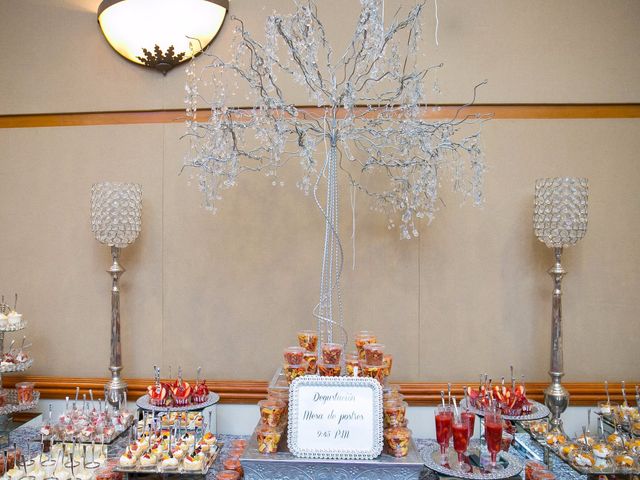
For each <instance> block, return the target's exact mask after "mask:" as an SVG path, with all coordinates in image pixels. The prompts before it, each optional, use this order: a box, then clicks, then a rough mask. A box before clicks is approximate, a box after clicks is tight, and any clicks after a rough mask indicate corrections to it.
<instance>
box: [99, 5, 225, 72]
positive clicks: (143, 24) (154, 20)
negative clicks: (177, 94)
mask: <svg viewBox="0 0 640 480" xmlns="http://www.w3.org/2000/svg"><path fill="white" fill-rule="evenodd" d="M228 10H229V0H103V1H102V3H101V4H100V6H99V7H98V23H99V24H100V28H101V29H102V33H103V34H104V36H105V37H106V39H107V41H108V42H109V44H110V45H111V46H112V47H113V48H114V49H115V50H116V51H117V52H118V53H119V54H120V55H122V56H123V57H125V58H126V59H128V60H130V61H132V62H134V63H138V64H140V65H146V66H149V67H154V68H157V69H158V70H160V71H162V72H163V73H166V72H167V71H168V70H170V69H171V68H173V67H174V66H175V65H177V64H179V63H181V62H184V61H186V60H188V59H189V58H191V57H192V56H193V54H196V53H198V52H199V51H200V50H201V49H204V48H205V47H206V46H207V45H209V43H211V41H212V40H213V39H214V38H215V36H216V35H217V33H218V31H219V30H220V27H221V26H222V22H223V21H224V19H225V16H226V14H227V11H228ZM194 39H195V40H194ZM190 42H193V45H192V47H193V48H191V47H190V45H189V44H190Z"/></svg>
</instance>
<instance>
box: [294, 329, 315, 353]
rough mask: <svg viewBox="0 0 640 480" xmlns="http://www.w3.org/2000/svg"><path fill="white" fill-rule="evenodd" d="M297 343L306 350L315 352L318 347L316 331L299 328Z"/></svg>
mask: <svg viewBox="0 0 640 480" xmlns="http://www.w3.org/2000/svg"><path fill="white" fill-rule="evenodd" d="M298 344H299V345H300V347H302V348H304V349H305V350H306V351H307V352H315V351H316V348H317V347H318V332H316V331H315V330H300V331H299V332H298Z"/></svg>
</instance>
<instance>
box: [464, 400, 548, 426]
mask: <svg viewBox="0 0 640 480" xmlns="http://www.w3.org/2000/svg"><path fill="white" fill-rule="evenodd" d="M529 403H530V404H531V412H530V413H526V414H523V415H506V414H504V413H503V414H502V418H504V419H505V420H511V421H514V422H523V421H531V420H541V419H543V418H547V417H548V416H549V415H550V413H551V412H550V411H549V409H548V408H547V406H546V405H543V404H542V403H540V402H536V401H535V400H529ZM460 407H461V408H464V409H467V408H468V409H469V411H471V412H473V413H475V414H476V415H478V416H480V417H483V416H484V411H483V410H480V409H478V408H475V407H473V406H468V407H467V400H466V399H463V400H460Z"/></svg>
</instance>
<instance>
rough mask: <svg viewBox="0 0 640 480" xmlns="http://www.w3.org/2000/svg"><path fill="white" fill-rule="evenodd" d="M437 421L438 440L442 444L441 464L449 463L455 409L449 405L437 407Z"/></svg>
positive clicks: (435, 413)
mask: <svg viewBox="0 0 640 480" xmlns="http://www.w3.org/2000/svg"><path fill="white" fill-rule="evenodd" d="M434 415H435V417H434V418H435V421H436V440H437V442H438V445H440V465H446V464H447V447H448V446H449V439H450V438H451V434H452V432H451V424H452V423H453V411H452V410H451V407H450V406H448V405H440V406H438V407H436V410H435V412H434Z"/></svg>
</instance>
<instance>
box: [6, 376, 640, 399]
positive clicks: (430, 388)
mask: <svg viewBox="0 0 640 480" xmlns="http://www.w3.org/2000/svg"><path fill="white" fill-rule="evenodd" d="M23 381H29V382H35V384H36V388H37V389H38V390H39V391H40V396H41V398H43V399H63V398H65V397H66V396H73V395H75V389H76V387H80V393H81V394H82V393H88V391H89V389H93V391H94V392H96V393H97V392H102V389H103V388H104V384H105V383H106V382H107V379H106V378H77V377H49V376H33V375H28V376H13V375H12V376H6V377H4V378H3V382H4V384H5V387H8V388H11V387H14V385H15V384H16V383H17V382H23ZM127 382H128V384H129V396H130V398H136V397H139V396H141V395H143V394H144V393H146V388H147V385H150V384H151V382H152V380H151V379H145V378H140V379H128V380H127ZM636 384H640V381H636V382H633V381H629V382H627V386H628V388H629V393H631V391H632V388H633V386H634V385H636ZM208 385H209V388H211V389H212V390H213V391H214V392H216V393H218V394H219V395H220V401H221V403H245V404H246V403H249V404H252V403H256V402H257V401H258V400H261V399H263V398H264V397H265V396H266V394H267V382H265V381H259V380H213V381H209V382H208ZM398 385H399V387H400V391H401V392H402V393H403V394H404V395H405V397H406V400H407V402H408V403H409V404H410V405H435V404H437V403H438V402H439V401H440V391H441V390H444V391H446V390H447V384H446V383H402V382H401V383H398ZM547 385H548V383H546V382H532V383H527V392H528V394H529V396H530V397H531V398H533V399H534V400H538V401H541V400H542V398H543V392H544V389H545V388H546V387H547ZM563 385H564V386H565V387H566V388H567V390H569V393H570V394H571V405H574V406H575V405H595V404H596V403H597V402H598V401H599V400H603V399H605V398H606V395H605V391H604V384H603V383H601V382H584V383H578V382H570V383H564V384H563ZM462 387H463V384H462V383H454V384H452V390H453V392H454V394H455V395H456V396H457V397H460V396H461V395H462ZM609 391H610V392H613V394H612V395H611V398H612V400H613V401H615V402H621V401H622V394H621V393H620V384H619V383H610V384H609ZM97 394H98V393H97ZM632 397H633V395H631V397H630V398H632Z"/></svg>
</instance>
